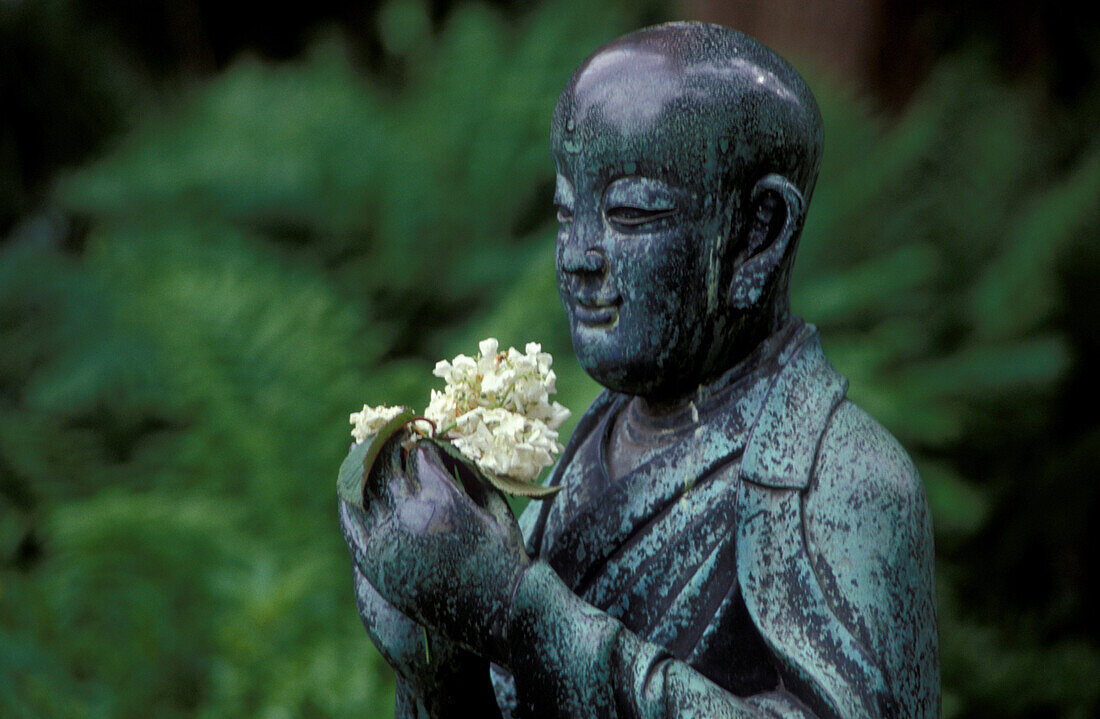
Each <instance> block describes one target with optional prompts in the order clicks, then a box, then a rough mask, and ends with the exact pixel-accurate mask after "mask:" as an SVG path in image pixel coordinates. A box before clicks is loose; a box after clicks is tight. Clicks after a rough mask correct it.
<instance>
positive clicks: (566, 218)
mask: <svg viewBox="0 0 1100 719" xmlns="http://www.w3.org/2000/svg"><path fill="white" fill-rule="evenodd" d="M572 221H573V208H572V207H566V206H565V205H558V222H572Z"/></svg>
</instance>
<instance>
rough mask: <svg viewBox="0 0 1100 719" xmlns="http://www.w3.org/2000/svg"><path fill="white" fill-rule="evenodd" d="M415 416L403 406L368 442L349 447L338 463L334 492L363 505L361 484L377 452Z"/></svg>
mask: <svg viewBox="0 0 1100 719" xmlns="http://www.w3.org/2000/svg"><path fill="white" fill-rule="evenodd" d="M415 418H416V413H415V412H413V411H412V410H411V409H408V408H405V410H404V411H402V412H401V414H399V415H397V416H396V417H394V418H393V419H391V420H390V421H389V422H386V423H385V424H384V425H382V427H381V429H379V430H378V433H377V434H375V435H374V437H373V438H372V439H371V440H370V441H369V442H365V441H364V442H360V443H359V444H357V445H355V446H354V447H352V448H351V451H350V452H348V456H347V457H346V458H344V462H343V464H341V465H340V474H339V477H338V478H337V480H336V493H337V494H338V495H340V498H341V499H343V500H344V501H345V502H347V503H348V504H354V505H356V506H357V507H359V508H361V509H365V507H364V506H363V485H364V484H365V482H366V481H367V477H369V476H370V470H371V467H373V466H374V461H375V460H376V459H378V453H379V452H381V451H382V447H383V446H384V445H385V444H386V442H387V441H389V439H390V437H392V436H393V435H394V433H395V432H397V431H398V430H400V429H401V428H402V427H404V426H405V425H407V424H408V423H409V422H410V421H412V420H413V419H415Z"/></svg>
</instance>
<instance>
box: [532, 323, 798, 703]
mask: <svg viewBox="0 0 1100 719" xmlns="http://www.w3.org/2000/svg"><path fill="white" fill-rule="evenodd" d="M807 334H812V331H811V330H808V329H807V328H806V327H805V326H804V325H802V324H801V323H798V324H797V325H795V326H792V327H790V328H788V331H787V332H785V333H783V335H782V336H781V337H778V338H777V340H778V341H777V342H776V343H774V344H773V345H772V346H769V347H765V348H762V350H761V354H760V355H759V356H754V357H752V358H750V359H751V361H750V362H746V363H743V365H742V366H741V367H739V368H735V369H734V370H733V371H731V372H729V373H727V374H726V375H725V376H723V377H722V378H720V379H719V380H718V381H717V382H715V383H713V384H712V385H710V386H709V387H705V388H700V392H699V393H697V395H696V396H695V397H694V398H692V399H691V400H689V401H687V402H685V403H683V404H682V405H680V406H678V407H672V408H664V409H663V410H662V411H654V410H653V409H652V408H650V407H648V406H647V405H646V404H645V403H644V401H643V400H641V399H639V398H636V397H628V396H623V395H610V394H605V395H604V396H602V397H601V399H600V400H598V401H597V403H595V404H594V405H593V408H592V410H590V414H589V415H588V416H586V418H585V421H584V422H583V423H582V425H581V427H579V428H578V431H577V436H575V437H574V438H573V440H572V441H571V443H570V444H571V448H570V450H571V451H570V454H569V457H568V461H567V463H566V464H565V465H564V467H563V469H561V470H560V472H561V475H560V481H561V484H562V485H563V490H562V492H561V493H560V494H559V496H558V497H557V498H556V499H555V500H554V502H553V503H552V504H551V505H550V507H549V509H548V511H546V512H545V514H544V521H543V523H542V527H541V528H540V531H539V532H538V533H539V535H540V536H539V537H538V540H537V543H538V546H537V552H538V554H539V555H540V556H541V557H542V558H543V559H546V560H547V561H548V562H549V563H550V564H551V566H552V567H553V568H554V569H555V570H556V571H557V572H558V574H559V575H560V576H561V577H562V578H563V579H564V580H565V581H566V583H567V584H568V585H570V587H571V588H572V589H573V590H574V591H575V592H576V593H577V594H578V595H579V596H581V597H582V598H584V599H585V600H586V601H588V602H589V603H590V604H592V605H593V606H595V607H597V608H599V609H602V610H604V611H606V612H608V613H609V614H610V615H611V616H613V617H615V618H616V619H619V620H620V621H622V622H623V624H624V625H625V626H626V627H627V628H629V629H630V630H632V631H634V632H635V633H637V634H638V635H639V636H641V637H642V638H644V639H647V640H649V641H652V642H654V643H656V644H660V645H661V646H664V647H665V648H667V649H668V650H669V651H670V653H671V654H672V655H673V656H675V657H677V658H679V659H682V660H684V661H687V662H688V663H690V664H692V665H693V666H695V668H696V669H698V670H699V671H700V672H701V673H703V674H704V675H706V676H707V677H709V678H710V679H712V680H713V681H715V682H716V683H718V684H720V685H722V686H724V687H726V688H727V689H729V690H730V691H733V692H734V693H736V694H741V695H747V694H752V693H755V692H758V691H764V690H767V689H771V688H774V687H775V686H776V685H777V683H778V675H777V673H776V670H775V668H774V666H773V664H772V662H771V661H770V659H769V657H768V654H767V651H766V649H765V648H764V644H763V641H762V640H761V638H760V635H759V632H758V631H757V629H756V628H755V627H754V626H753V624H752V622H751V620H750V619H749V616H748V613H747V610H746V608H745V604H744V600H743V598H742V596H741V592H740V588H739V587H738V583H737V567H736V556H737V552H736V537H737V530H738V520H739V517H738V493H739V491H740V479H739V471H740V464H741V462H740V460H741V455H742V452H743V451H744V448H745V443H746V441H747V439H748V436H749V434H750V432H751V429H752V426H753V423H754V421H755V419H756V417H757V415H758V414H759V411H760V408H761V406H762V404H763V402H764V399H765V397H766V396H767V393H768V390H769V388H770V387H771V383H772V381H773V380H774V377H775V375H776V373H777V372H778V370H779V368H780V367H781V366H782V363H783V359H784V354H785V353H784V350H789V349H790V348H792V347H795V346H797V345H798V344H800V342H801V341H802V340H804V339H805V337H806V336H807ZM786 354H787V355H789V352H787V353H786Z"/></svg>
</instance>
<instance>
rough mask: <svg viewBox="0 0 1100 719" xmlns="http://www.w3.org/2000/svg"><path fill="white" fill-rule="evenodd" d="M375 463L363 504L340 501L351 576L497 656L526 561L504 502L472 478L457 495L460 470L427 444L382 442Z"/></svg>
mask: <svg viewBox="0 0 1100 719" xmlns="http://www.w3.org/2000/svg"><path fill="white" fill-rule="evenodd" d="M379 460H380V461H379V462H376V464H375V469H374V470H372V472H371V476H370V477H369V478H368V481H367V485H366V492H365V500H364V503H365V506H366V509H365V510H364V509H359V508H358V507H355V506H352V505H348V504H346V503H344V502H341V507H340V519H341V524H342V526H343V530H344V537H345V539H346V541H347V543H348V547H349V549H350V550H351V553H352V557H353V560H354V563H355V567H356V572H357V574H361V575H362V577H363V578H364V579H365V580H366V582H368V583H369V585H370V587H371V588H373V589H375V590H377V593H378V595H380V597H381V599H383V600H385V604H387V605H389V607H390V608H392V609H395V610H396V611H397V612H400V613H401V614H404V615H405V616H406V617H409V618H412V619H413V620H415V622H416V623H418V624H420V625H421V626H423V627H425V628H426V629H427V630H428V631H429V633H431V634H432V635H438V636H439V637H440V638H443V639H445V640H448V641H451V642H456V643H458V644H461V645H463V646H465V647H468V648H469V649H471V650H473V651H474V652H476V653H477V654H480V655H481V656H483V657H486V658H488V659H491V660H494V661H498V662H504V661H506V658H507V650H506V648H505V646H504V637H503V635H504V627H505V625H506V623H507V619H508V608H509V604H510V601H511V596H512V592H513V589H514V587H515V586H516V584H517V582H518V581H519V579H520V577H521V576H522V575H523V572H524V570H525V569H526V567H527V566H529V564H530V560H529V559H528V557H527V555H526V553H525V552H524V550H523V538H522V535H521V534H520V531H519V527H518V525H517V524H516V522H515V519H514V518H513V516H512V514H511V510H510V509H509V508H508V505H507V503H506V502H505V501H504V498H503V497H501V496H500V494H499V493H497V492H495V491H490V490H486V489H484V488H483V487H482V486H481V485H480V484H478V483H475V482H464V485H465V487H466V490H467V491H466V492H464V491H463V488H462V487H461V486H459V483H458V482H457V481H456V479H455V477H454V472H455V471H456V470H457V471H458V472H459V473H461V472H462V471H463V468H461V467H456V466H455V465H454V461H453V460H451V459H450V458H445V457H444V456H443V455H442V453H441V452H440V451H439V449H438V448H436V447H435V446H434V445H432V444H431V443H430V442H418V443H417V444H415V445H414V446H413V447H412V449H410V450H408V451H407V452H406V451H405V450H403V449H402V448H401V447H400V445H399V444H398V443H397V442H396V441H395V442H391V443H390V444H388V445H387V446H386V448H385V449H384V450H383V456H382V457H380V458H379ZM382 460H385V461H382ZM449 464H450V466H448V465H449ZM467 492H468V493H467ZM368 599H371V597H370V595H369V594H368ZM360 604H361V606H360V611H361V612H362V611H363V609H364V607H363V601H362V600H361V602H360ZM368 605H369V601H368ZM378 606H382V605H378ZM364 619H365V620H366V619H367V617H366V615H364Z"/></svg>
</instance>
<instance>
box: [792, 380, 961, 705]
mask: <svg viewBox="0 0 1100 719" xmlns="http://www.w3.org/2000/svg"><path fill="white" fill-rule="evenodd" d="M801 519H802V534H803V536H804V544H805V547H806V552H807V555H808V559H809V565H810V567H811V568H812V571H813V577H814V581H815V583H816V585H817V588H818V591H819V592H820V593H821V595H822V596H823V597H824V602H825V604H826V605H827V607H828V611H829V614H830V615H831V617H832V622H833V623H834V624H835V625H836V626H837V628H838V631H845V630H846V631H847V633H848V634H849V636H850V637H851V638H852V639H853V640H854V643H855V644H856V645H857V646H858V647H859V648H860V649H861V650H862V651H863V653H864V654H863V656H864V657H865V658H866V660H867V662H868V664H867V666H868V668H869V669H871V670H873V672H874V674H875V676H876V677H881V679H880V680H878V681H880V682H881V693H880V697H882V698H884V699H885V701H883V702H882V706H881V708H880V711H881V713H882V714H884V715H887V716H889V715H894V716H899V717H907V718H909V717H936V716H939V709H940V694H939V666H938V656H937V637H936V598H935V584H934V578H933V542H932V524H931V516H930V512H929V509H928V502H927V499H926V497H925V494H924V489H923V486H922V484H921V481H920V477H919V476H918V474H917V471H916V468H915V467H914V466H913V463H912V461H911V460H910V459H909V457H908V455H907V454H906V453H905V451H904V450H903V449H902V448H901V446H900V445H899V444H898V443H897V441H896V440H895V439H894V438H893V437H892V436H891V435H890V434H889V433H888V432H887V431H886V430H885V429H884V428H883V427H882V426H881V425H879V424H878V423H877V422H875V421H874V420H873V419H872V418H871V417H870V416H869V415H867V414H866V413H865V412H863V410H861V409H859V408H858V407H857V406H856V405H854V404H852V403H851V402H847V401H845V402H843V403H842V404H841V405H840V406H839V407H838V408H837V411H836V413H835V414H834V416H833V418H832V420H831V422H830V425H829V428H828V430H827V431H826V433H825V435H824V436H823V438H822V442H821V446H820V450H819V453H818V457H817V461H816V465H815V471H814V479H813V481H812V483H811V486H810V487H809V488H808V490H807V491H806V492H805V493H804V495H803V497H802V502H801ZM812 673H813V670H812V669H806V670H804V671H803V674H812ZM853 677H854V678H855V679H856V680H857V681H860V682H865V681H866V679H859V674H858V673H856V674H854V675H853Z"/></svg>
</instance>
